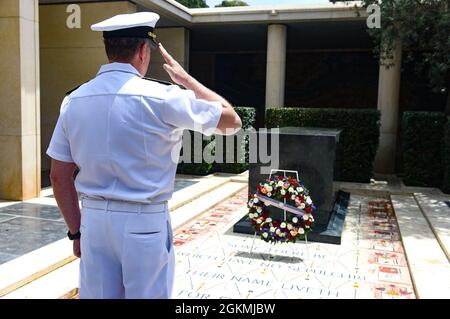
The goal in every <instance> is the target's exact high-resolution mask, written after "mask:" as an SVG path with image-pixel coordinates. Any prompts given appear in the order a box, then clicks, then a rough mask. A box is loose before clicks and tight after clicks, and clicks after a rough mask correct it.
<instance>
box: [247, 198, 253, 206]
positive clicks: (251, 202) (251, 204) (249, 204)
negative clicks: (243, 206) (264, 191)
mask: <svg viewBox="0 0 450 319" xmlns="http://www.w3.org/2000/svg"><path fill="white" fill-rule="evenodd" d="M248 206H249V207H253V201H252V200H251V199H250V201H249V202H248Z"/></svg>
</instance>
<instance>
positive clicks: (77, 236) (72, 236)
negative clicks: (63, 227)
mask: <svg viewBox="0 0 450 319" xmlns="http://www.w3.org/2000/svg"><path fill="white" fill-rule="evenodd" d="M67 237H69V239H70V240H75V239H80V237H81V233H80V231H77V233H76V234H71V233H70V230H69V231H67Z"/></svg>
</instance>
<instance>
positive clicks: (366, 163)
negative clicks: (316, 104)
mask: <svg viewBox="0 0 450 319" xmlns="http://www.w3.org/2000/svg"><path fill="white" fill-rule="evenodd" d="M379 121H380V112H379V111H378V110H375V109H327V108H287V107H285V108H273V109H268V110H267V112H266V126H267V127H268V128H274V127H286V126H298V127H321V128H340V129H342V132H341V135H340V137H339V143H338V146H337V150H336V166H335V167H336V170H335V180H341V181H351V182H369V181H370V178H371V177H372V170H373V161H374V158H375V153H376V151H377V148H378V143H379V135H380V133H379Z"/></svg>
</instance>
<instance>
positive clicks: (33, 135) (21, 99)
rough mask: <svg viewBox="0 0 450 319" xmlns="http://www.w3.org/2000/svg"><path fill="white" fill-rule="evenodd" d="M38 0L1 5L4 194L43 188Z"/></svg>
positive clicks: (23, 195) (0, 188)
mask: <svg viewBox="0 0 450 319" xmlns="http://www.w3.org/2000/svg"><path fill="white" fill-rule="evenodd" d="M38 2H39V1H38V0H2V1H1V5H0V43H2V46H3V48H2V49H1V50H0V97H1V98H0V198H1V199H11V200H23V199H29V198H33V197H36V196H39V192H40V186H41V185H40V183H41V181H40V165H41V163H40V128H39V126H40V113H39V99H40V95H39V22H38V21H39V18H38Z"/></svg>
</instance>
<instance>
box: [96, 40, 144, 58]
mask: <svg viewBox="0 0 450 319" xmlns="http://www.w3.org/2000/svg"><path fill="white" fill-rule="evenodd" d="M103 41H104V43H105V51H106V55H107V56H108V59H109V60H110V61H130V60H131V59H132V58H133V57H134V55H135V54H136V53H137V52H138V50H139V48H140V47H141V45H143V44H144V43H148V44H149V45H150V43H149V39H145V38H108V39H103Z"/></svg>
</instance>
